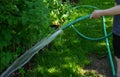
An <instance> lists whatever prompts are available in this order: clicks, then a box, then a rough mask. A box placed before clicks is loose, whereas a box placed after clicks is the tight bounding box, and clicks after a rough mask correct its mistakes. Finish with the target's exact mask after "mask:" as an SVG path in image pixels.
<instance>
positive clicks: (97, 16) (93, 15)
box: [90, 10, 102, 19]
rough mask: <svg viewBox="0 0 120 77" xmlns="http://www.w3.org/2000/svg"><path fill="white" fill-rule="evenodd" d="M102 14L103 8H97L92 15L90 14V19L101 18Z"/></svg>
mask: <svg viewBox="0 0 120 77" xmlns="http://www.w3.org/2000/svg"><path fill="white" fill-rule="evenodd" d="M101 15H102V10H95V11H93V12H92V15H91V16H90V19H92V18H99V17H101Z"/></svg>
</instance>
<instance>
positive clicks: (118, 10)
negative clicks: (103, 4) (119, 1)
mask: <svg viewBox="0 0 120 77" xmlns="http://www.w3.org/2000/svg"><path fill="white" fill-rule="evenodd" d="M117 14H120V5H117V6H115V7H112V8H110V9H106V10H103V12H102V15H117Z"/></svg>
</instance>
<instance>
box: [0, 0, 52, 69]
mask: <svg viewBox="0 0 120 77" xmlns="http://www.w3.org/2000/svg"><path fill="white" fill-rule="evenodd" d="M49 22H50V20H49V10H48V8H47V6H46V4H45V2H43V0H12V1H11V0H0V59H1V62H0V66H1V67H0V70H3V69H4V68H5V67H6V66H8V64H9V63H10V62H11V61H12V60H13V58H16V57H17V56H18V55H20V53H22V52H23V51H25V50H26V49H28V48H30V47H31V46H32V45H33V44H35V42H37V41H38V40H40V39H41V38H43V37H44V36H45V35H47V34H48V33H49V31H50V30H51V29H50V28H49ZM5 53H7V54H5ZM10 55H11V56H10ZM6 57H7V58H6ZM8 57H9V58H8ZM6 59H7V60H6ZM5 60H6V61H7V62H6V61H5ZM4 62H5V63H4Z"/></svg>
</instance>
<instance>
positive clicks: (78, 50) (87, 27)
mask: <svg viewBox="0 0 120 77" xmlns="http://www.w3.org/2000/svg"><path fill="white" fill-rule="evenodd" d="M86 4H87V5H93V6H97V7H99V8H103V9H105V8H109V7H112V6H113V5H114V1H113V0H89V1H88V0H80V2H79V4H77V5H86ZM92 11H93V9H87V8H79V9H78V10H77V9H76V10H75V11H72V13H71V14H70V16H69V18H68V19H70V20H66V22H64V23H63V24H65V23H67V22H69V21H71V20H74V19H76V18H78V17H79V16H83V15H86V14H89V13H91V12H92ZM106 20H107V21H106V24H107V30H108V32H111V29H112V28H111V27H112V26H111V25H112V18H111V17H106ZM101 25H102V24H101V19H94V20H90V19H87V20H83V21H81V22H79V23H77V24H75V26H76V27H77V29H79V31H80V32H82V33H83V34H85V35H87V36H89V37H100V36H103V29H102V26H101ZM110 42H111V38H110ZM111 47H112V46H111ZM92 55H96V56H97V57H99V58H102V57H105V56H107V50H106V46H105V41H104V40H102V41H97V42H96V41H89V40H85V39H83V38H81V37H79V36H78V35H77V34H76V33H75V32H74V31H73V29H72V28H71V27H69V28H67V29H66V30H65V31H64V32H63V33H61V34H60V35H59V36H58V37H57V38H56V39H55V40H54V41H53V42H52V43H51V44H50V45H49V48H45V49H43V50H42V51H41V52H39V53H37V54H36V55H35V56H34V58H33V59H32V60H31V61H30V62H29V63H28V64H27V65H26V66H25V67H28V68H27V69H25V68H21V69H20V70H19V72H20V73H21V76H22V77H98V75H97V74H96V73H94V72H92V71H91V72H88V73H86V72H85V70H84V67H85V66H87V65H90V64H91V61H90V60H89V57H90V56H92Z"/></svg>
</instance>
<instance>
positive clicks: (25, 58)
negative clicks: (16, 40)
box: [0, 29, 62, 77]
mask: <svg viewBox="0 0 120 77" xmlns="http://www.w3.org/2000/svg"><path fill="white" fill-rule="evenodd" d="M61 32H62V29H60V30H58V31H56V32H55V33H54V34H52V35H51V36H48V37H46V38H44V39H43V40H41V41H40V42H38V43H37V44H35V45H34V46H33V47H31V48H30V49H29V50H27V51H26V52H25V53H24V54H23V55H21V56H20V57H19V58H18V59H16V60H15V61H14V62H13V64H12V65H11V66H9V67H8V69H6V70H5V71H4V72H3V73H2V74H1V75H0V77H9V75H10V74H11V73H13V72H14V71H16V70H18V69H19V68H21V67H22V66H24V65H25V64H26V63H27V62H28V61H29V60H30V59H31V58H32V57H33V56H34V55H35V54H36V53H37V52H39V50H41V49H42V48H43V47H45V46H46V45H48V44H49V43H50V42H51V41H53V40H54V39H55V38H56V37H57V35H59V34H60V33H61Z"/></svg>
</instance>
